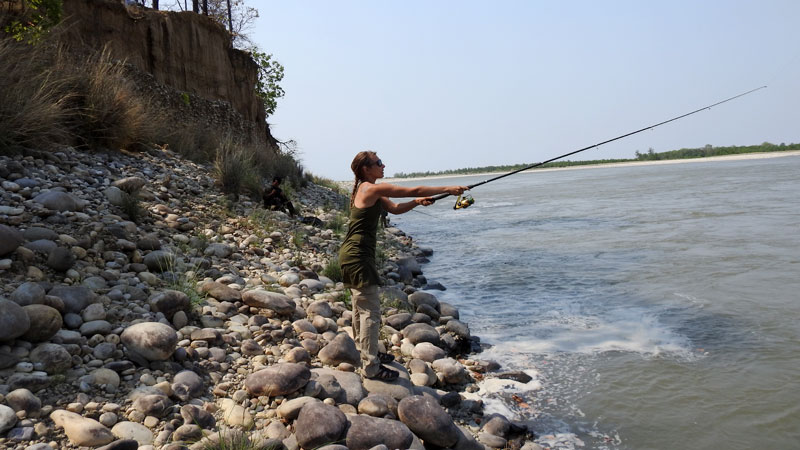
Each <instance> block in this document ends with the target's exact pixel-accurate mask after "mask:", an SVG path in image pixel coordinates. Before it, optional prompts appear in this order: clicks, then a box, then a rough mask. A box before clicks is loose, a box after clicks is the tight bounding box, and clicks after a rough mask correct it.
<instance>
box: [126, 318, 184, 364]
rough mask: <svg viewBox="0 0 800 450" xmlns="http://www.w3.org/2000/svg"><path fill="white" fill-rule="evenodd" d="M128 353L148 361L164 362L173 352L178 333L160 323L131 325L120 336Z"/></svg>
mask: <svg viewBox="0 0 800 450" xmlns="http://www.w3.org/2000/svg"><path fill="white" fill-rule="evenodd" d="M120 339H121V340H122V344H123V345H125V348H127V349H128V351H129V352H131V353H133V354H135V355H138V356H140V357H142V358H144V359H146V360H148V361H165V360H167V359H169V357H170V356H172V354H173V353H174V352H175V346H176V344H177V343H178V333H177V332H175V330H174V329H173V328H172V327H170V326H169V325H164V324H163V323H160V322H142V323H137V324H135V325H131V326H129V327H128V328H126V329H125V331H123V332H122V335H121V336H120Z"/></svg>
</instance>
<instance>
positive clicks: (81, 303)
mask: <svg viewBox="0 0 800 450" xmlns="http://www.w3.org/2000/svg"><path fill="white" fill-rule="evenodd" d="M47 295H50V296H53V297H58V298H60V299H61V301H63V302H64V314H67V313H74V314H80V313H81V312H82V311H83V310H84V309H85V308H86V307H87V306H89V305H90V304H92V303H97V302H98V298H97V294H95V293H94V292H92V290H91V289H89V288H87V287H84V286H65V285H59V286H54V287H53V288H52V289H50V291H49V292H48V293H47Z"/></svg>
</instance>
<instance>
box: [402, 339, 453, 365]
mask: <svg viewBox="0 0 800 450" xmlns="http://www.w3.org/2000/svg"><path fill="white" fill-rule="evenodd" d="M411 356H412V357H414V358H417V359H421V360H422V361H425V362H434V361H436V360H437V359H442V358H444V357H446V356H447V353H446V352H445V351H444V350H442V349H440V348H439V347H437V346H435V345H433V344H431V343H430V342H420V343H419V344H417V345H415V346H414V350H412V351H411Z"/></svg>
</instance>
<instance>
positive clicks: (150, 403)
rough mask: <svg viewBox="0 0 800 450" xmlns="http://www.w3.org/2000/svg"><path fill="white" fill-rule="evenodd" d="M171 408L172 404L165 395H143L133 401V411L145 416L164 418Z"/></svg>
mask: <svg viewBox="0 0 800 450" xmlns="http://www.w3.org/2000/svg"><path fill="white" fill-rule="evenodd" d="M170 407H172V402H171V401H170V400H169V398H167V396H166V395H163V394H146V395H141V396H138V397H136V400H134V401H133V409H135V410H136V411H139V412H140V413H142V414H144V415H145V416H153V417H163V416H164V414H165V413H166V412H167V410H168V409H169V408H170Z"/></svg>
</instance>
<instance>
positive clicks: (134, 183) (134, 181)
mask: <svg viewBox="0 0 800 450" xmlns="http://www.w3.org/2000/svg"><path fill="white" fill-rule="evenodd" d="M145 184H147V182H146V181H145V180H144V178H142V177H125V178H120V179H119V180H116V181H114V182H113V183H111V185H112V186H114V187H116V188H119V189H120V190H123V191H125V192H127V193H129V194H132V193H134V192H137V191H138V190H140V189H141V188H143V187H144V185H145Z"/></svg>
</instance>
